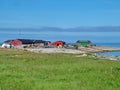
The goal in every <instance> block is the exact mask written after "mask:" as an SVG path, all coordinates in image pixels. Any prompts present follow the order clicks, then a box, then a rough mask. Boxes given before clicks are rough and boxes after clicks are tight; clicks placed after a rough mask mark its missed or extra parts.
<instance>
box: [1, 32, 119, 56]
mask: <svg viewBox="0 0 120 90" xmlns="http://www.w3.org/2000/svg"><path fill="white" fill-rule="evenodd" d="M16 38H25V39H42V40H49V41H52V42H53V41H56V40H63V41H66V42H67V43H75V42H76V41H77V40H91V41H92V42H93V43H95V44H97V45H100V46H113V47H120V31H117V32H114V31H110V32H109V31H107V32H106V31H105V32H104V31H102V32H99V31H94V32H90V31H86V32H81V31H75V32H73V31H72V32H69V31H54V30H49V31H40V30H0V42H1V43H2V42H4V41H5V40H8V39H16ZM109 54H112V55H118V56H120V52H112V53H108V55H109Z"/></svg>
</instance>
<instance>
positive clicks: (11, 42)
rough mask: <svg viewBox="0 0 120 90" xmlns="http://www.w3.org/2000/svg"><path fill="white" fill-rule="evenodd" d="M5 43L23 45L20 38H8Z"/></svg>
mask: <svg viewBox="0 0 120 90" xmlns="http://www.w3.org/2000/svg"><path fill="white" fill-rule="evenodd" d="M4 43H7V44H10V45H13V46H20V45H22V42H21V41H20V40H17V39H16V40H7V41H5V42H4Z"/></svg>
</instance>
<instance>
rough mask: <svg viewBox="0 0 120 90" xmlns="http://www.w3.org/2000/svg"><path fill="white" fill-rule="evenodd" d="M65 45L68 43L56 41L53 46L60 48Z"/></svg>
mask: <svg viewBox="0 0 120 90" xmlns="http://www.w3.org/2000/svg"><path fill="white" fill-rule="evenodd" d="M65 44H66V43H65V42H64V41H55V42H53V45H54V46H55V47H58V46H61V47H63V46H64V45H65Z"/></svg>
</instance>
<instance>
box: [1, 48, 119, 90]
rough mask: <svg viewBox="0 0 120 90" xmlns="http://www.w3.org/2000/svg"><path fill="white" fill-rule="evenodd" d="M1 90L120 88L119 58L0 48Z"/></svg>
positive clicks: (98, 89)
mask: <svg viewBox="0 0 120 90" xmlns="http://www.w3.org/2000/svg"><path fill="white" fill-rule="evenodd" d="M0 90H120V61H109V60H100V59H97V58H91V57H76V55H75V54H38V53H31V52H27V51H21V50H13V49H12V50H10V49H0Z"/></svg>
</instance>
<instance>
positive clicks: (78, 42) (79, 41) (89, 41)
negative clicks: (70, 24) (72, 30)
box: [77, 40, 91, 43]
mask: <svg viewBox="0 0 120 90" xmlns="http://www.w3.org/2000/svg"><path fill="white" fill-rule="evenodd" d="M79 42H89V43H91V41H90V40H78V41H77V43H79Z"/></svg>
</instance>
